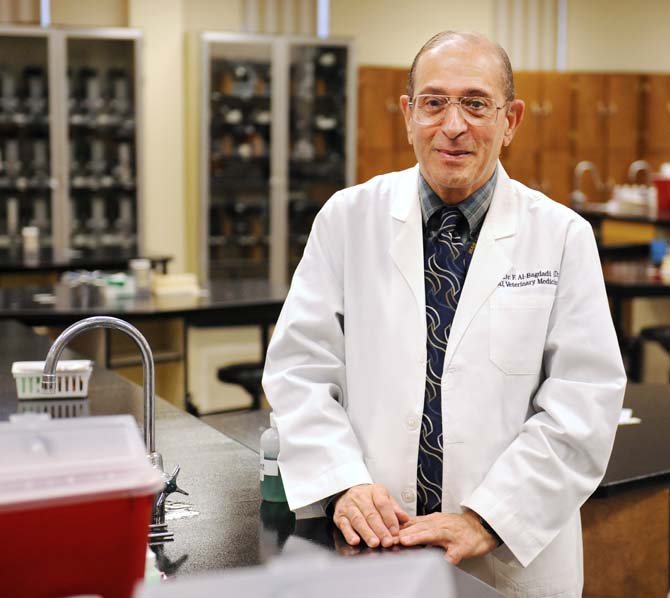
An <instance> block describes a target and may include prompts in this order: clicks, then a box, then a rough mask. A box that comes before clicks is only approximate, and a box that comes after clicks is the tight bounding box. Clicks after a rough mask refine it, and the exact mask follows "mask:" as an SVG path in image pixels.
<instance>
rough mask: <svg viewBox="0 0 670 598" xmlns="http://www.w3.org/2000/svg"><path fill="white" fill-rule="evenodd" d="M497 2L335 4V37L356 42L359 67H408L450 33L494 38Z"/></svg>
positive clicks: (342, 0)
mask: <svg viewBox="0 0 670 598" xmlns="http://www.w3.org/2000/svg"><path fill="white" fill-rule="evenodd" d="M494 4H495V2H494V0H471V2H455V3H454V2H449V3H445V2H444V1H443V0H422V1H421V2H406V1H403V0H386V1H384V2H381V1H373V0H335V1H334V2H331V3H330V15H331V22H330V23H331V26H330V30H331V34H332V35H341V36H352V37H354V38H355V39H356V60H357V62H358V64H367V65H383V66H409V65H410V64H411V62H412V58H414V55H415V54H416V53H417V51H418V50H419V48H420V47H421V46H422V45H423V43H424V42H425V41H426V40H428V38H430V37H431V36H432V35H434V34H435V33H438V32H439V31H442V30H445V29H466V30H474V31H479V32H481V33H484V34H485V35H490V36H493V34H494V22H493V17H494Z"/></svg>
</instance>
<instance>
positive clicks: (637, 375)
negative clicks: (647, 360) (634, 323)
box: [630, 326, 670, 382]
mask: <svg viewBox="0 0 670 598" xmlns="http://www.w3.org/2000/svg"><path fill="white" fill-rule="evenodd" d="M644 341H650V342H655V343H658V344H659V345H661V347H663V349H665V351H666V353H668V355H670V326H650V327H648V328H643V329H642V330H640V335H639V336H638V337H637V338H636V339H635V346H634V349H633V350H632V351H631V353H632V356H631V365H630V379H631V381H632V382H641V381H642V371H643V362H644ZM668 380H670V374H669V375H668Z"/></svg>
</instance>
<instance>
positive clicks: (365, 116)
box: [356, 67, 416, 183]
mask: <svg viewBox="0 0 670 598" xmlns="http://www.w3.org/2000/svg"><path fill="white" fill-rule="evenodd" d="M407 71H408V69H404V68H387V67H360V69H359V71H358V81H359V87H358V142H357V148H358V171H357V176H356V178H357V181H358V182H359V183H362V182H364V181H367V180H368V179H370V178H372V177H373V176H376V175H378V174H383V173H385V172H391V171H394V170H402V169H404V168H408V167H410V166H412V165H414V164H415V163H416V157H415V156H414V150H413V148H412V146H411V145H410V144H409V142H408V141H407V131H406V128H405V121H404V119H403V115H402V111H401V110H400V96H401V95H403V94H404V93H405V92H406V88H407Z"/></svg>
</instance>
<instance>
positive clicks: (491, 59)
mask: <svg viewBox="0 0 670 598" xmlns="http://www.w3.org/2000/svg"><path fill="white" fill-rule="evenodd" d="M502 73H503V67H502V63H501V62H500V60H499V58H498V56H497V54H496V53H495V50H494V48H493V47H492V46H491V45H490V44H488V43H486V42H485V41H484V42H482V43H481V44H476V43H473V42H469V41H466V40H461V39H455V40H450V41H448V42H446V43H444V44H442V45H440V46H438V47H436V48H433V49H431V50H429V51H428V52H426V53H425V54H424V55H423V56H421V58H420V59H419V62H418V65H417V68H416V73H415V84H414V94H415V96H416V95H419V94H439V95H448V96H479V97H486V98H491V99H492V100H493V101H494V103H495V105H496V106H504V108H503V109H502V110H498V115H497V117H496V120H495V122H494V123H491V124H487V125H484V126H473V125H471V124H469V123H467V122H466V121H465V120H464V119H463V116H462V115H461V112H460V109H459V107H458V106H448V107H447V110H446V114H445V115H444V119H443V120H442V122H439V123H437V124H435V125H419V124H417V123H415V122H414V121H413V120H412V108H410V106H409V101H410V98H408V97H407V96H402V97H401V98H400V106H401V108H402V111H403V114H404V116H405V124H406V126H407V138H408V140H409V142H410V144H411V145H413V146H414V152H415V154H416V158H417V160H418V162H419V166H420V168H421V173H422V174H423V176H424V178H425V179H426V181H427V182H428V184H429V185H430V186H431V188H432V189H433V191H435V192H436V193H437V194H438V195H439V196H440V198H441V199H442V201H444V202H445V203H448V204H454V203H458V202H460V201H463V200H464V199H465V198H466V197H468V195H470V194H471V193H472V192H473V191H476V190H477V189H479V188H480V187H481V186H482V185H483V184H484V183H486V181H487V180H488V179H489V178H490V177H491V175H492V174H493V171H494V169H495V167H496V162H497V160H498V156H499V155H500V150H501V148H502V145H503V144H505V145H508V144H509V143H510V141H511V140H512V136H513V135H514V131H515V129H516V127H517V126H518V125H519V123H520V122H521V118H522V116H523V109H524V105H523V102H522V101H521V100H514V101H513V102H511V103H510V104H509V105H508V104H507V103H506V102H505V93H504V89H503V77H502Z"/></svg>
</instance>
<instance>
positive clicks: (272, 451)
mask: <svg viewBox="0 0 670 598" xmlns="http://www.w3.org/2000/svg"><path fill="white" fill-rule="evenodd" d="M278 456H279V432H278V431H277V424H276V423H275V418H274V415H273V414H272V413H270V427H269V428H268V429H267V430H265V432H263V434H261V497H262V498H263V500H267V501H269V502H286V493H285V492H284V483H283V482H282V479H281V473H279V465H278V464H277V457H278Z"/></svg>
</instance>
